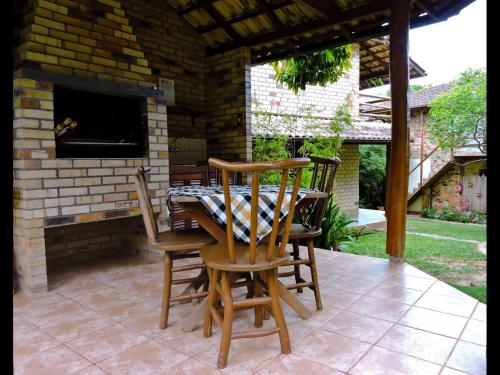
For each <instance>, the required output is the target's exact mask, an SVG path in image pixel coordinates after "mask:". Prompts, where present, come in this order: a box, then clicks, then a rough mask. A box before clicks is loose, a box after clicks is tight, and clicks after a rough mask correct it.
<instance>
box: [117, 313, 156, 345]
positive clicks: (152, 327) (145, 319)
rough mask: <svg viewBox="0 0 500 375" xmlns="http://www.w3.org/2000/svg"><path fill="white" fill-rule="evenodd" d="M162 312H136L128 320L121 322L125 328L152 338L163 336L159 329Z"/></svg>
mask: <svg viewBox="0 0 500 375" xmlns="http://www.w3.org/2000/svg"><path fill="white" fill-rule="evenodd" d="M159 323H160V311H159V310H158V311H144V310H141V309H138V310H136V311H135V312H134V313H133V314H132V315H131V316H130V317H129V318H128V319H127V320H124V321H123V322H121V324H123V325H124V326H125V327H127V328H129V329H131V330H133V331H135V332H137V333H139V334H141V335H145V336H148V337H150V338H153V337H156V336H158V335H160V334H161V330H160V329H159V328H158V324H159Z"/></svg>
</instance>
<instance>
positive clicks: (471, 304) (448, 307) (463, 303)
mask: <svg viewBox="0 0 500 375" xmlns="http://www.w3.org/2000/svg"><path fill="white" fill-rule="evenodd" d="M476 305H477V300H475V299H473V298H471V299H463V298H455V297H449V296H445V295H440V294H428V293H425V294H424V296H423V297H422V298H420V300H418V302H417V303H416V304H415V306H417V307H423V308H426V309H430V310H436V311H441V312H444V313H448V314H453V315H459V316H464V317H467V318H468V317H469V316H471V315H472V312H473V311H474V308H475V307H476Z"/></svg>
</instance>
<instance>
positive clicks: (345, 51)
mask: <svg viewBox="0 0 500 375" xmlns="http://www.w3.org/2000/svg"><path fill="white" fill-rule="evenodd" d="M351 57H352V47H351V45H347V46H342V47H337V48H329V49H325V50H322V51H316V52H312V53H310V54H308V55H304V56H296V57H291V58H289V59H287V60H282V61H276V62H273V63H272V65H273V67H274V71H275V72H276V75H275V76H274V79H275V81H276V82H279V83H282V84H285V85H286V86H287V88H288V89H289V90H293V92H294V93H295V95H297V93H298V92H299V89H300V90H305V89H306V85H320V86H326V85H327V84H328V83H335V82H337V81H338V80H339V79H340V78H341V77H342V76H343V75H344V73H345V72H346V71H347V70H348V69H349V68H350V67H351Z"/></svg>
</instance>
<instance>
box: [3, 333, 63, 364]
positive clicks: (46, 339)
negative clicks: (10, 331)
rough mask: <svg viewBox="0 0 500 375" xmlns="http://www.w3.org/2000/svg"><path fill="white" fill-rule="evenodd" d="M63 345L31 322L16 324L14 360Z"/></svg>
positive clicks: (20, 359)
mask: <svg viewBox="0 0 500 375" xmlns="http://www.w3.org/2000/svg"><path fill="white" fill-rule="evenodd" d="M58 345H61V343H60V342H59V341H58V340H56V339H55V338H54V337H53V336H51V335H49V334H47V333H45V332H43V331H42V330H41V329H39V328H38V327H35V326H34V325H32V324H30V323H25V324H22V325H19V324H18V325H16V327H15V329H14V337H13V354H14V362H18V361H22V360H25V359H26V358H28V357H29V356H32V355H34V354H37V353H40V352H43V351H45V350H47V349H50V348H53V347H55V346H58Z"/></svg>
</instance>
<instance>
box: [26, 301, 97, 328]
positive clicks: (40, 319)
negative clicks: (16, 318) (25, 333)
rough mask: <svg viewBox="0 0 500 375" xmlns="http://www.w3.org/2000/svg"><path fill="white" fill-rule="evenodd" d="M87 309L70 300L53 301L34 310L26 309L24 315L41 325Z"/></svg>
mask: <svg viewBox="0 0 500 375" xmlns="http://www.w3.org/2000/svg"><path fill="white" fill-rule="evenodd" d="M88 310H89V309H88V308H86V307H84V306H82V305H80V304H79V303H76V302H73V301H71V300H68V299H66V300H64V301H62V302H58V303H53V304H51V305H47V306H43V307H40V308H38V309H35V310H30V311H28V312H27V313H26V314H25V315H24V317H25V318H26V320H28V321H29V322H31V323H33V324H34V325H36V326H39V327H43V326H45V325H48V324H53V323H57V322H62V321H65V320H66V319H68V317H71V316H75V315H79V314H82V313H84V312H85V311H88Z"/></svg>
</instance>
